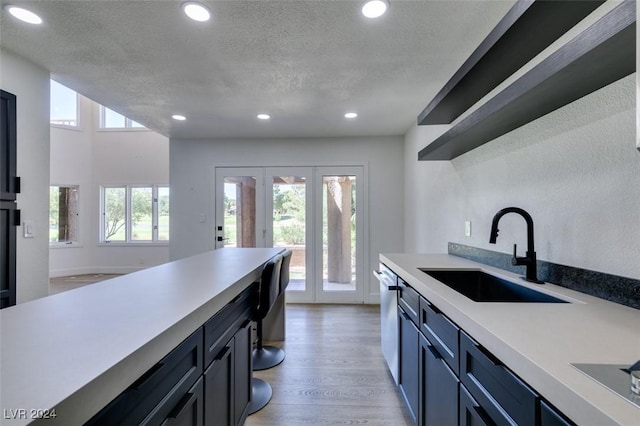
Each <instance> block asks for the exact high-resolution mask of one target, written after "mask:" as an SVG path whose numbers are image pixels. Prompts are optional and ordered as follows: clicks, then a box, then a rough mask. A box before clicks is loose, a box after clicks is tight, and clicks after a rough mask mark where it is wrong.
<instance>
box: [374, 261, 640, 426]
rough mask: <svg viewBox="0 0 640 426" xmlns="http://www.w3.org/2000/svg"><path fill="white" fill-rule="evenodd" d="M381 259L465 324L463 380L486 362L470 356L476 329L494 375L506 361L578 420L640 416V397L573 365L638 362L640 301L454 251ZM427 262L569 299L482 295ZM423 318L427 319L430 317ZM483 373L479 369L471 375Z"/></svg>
mask: <svg viewBox="0 0 640 426" xmlns="http://www.w3.org/2000/svg"><path fill="white" fill-rule="evenodd" d="M380 261H381V262H382V263H383V264H385V265H386V266H387V267H388V268H390V269H391V270H392V271H393V272H395V274H397V275H398V276H399V277H400V278H402V280H404V281H405V282H406V284H408V285H409V286H410V287H412V288H413V289H414V290H415V291H417V293H418V294H419V295H420V296H421V297H422V298H421V304H420V307H421V308H422V306H423V304H422V300H423V299H425V300H426V301H427V302H425V304H426V305H428V306H429V309H430V311H428V312H431V313H433V312H436V313H438V314H440V313H441V314H442V315H444V316H446V317H447V319H448V320H447V321H449V320H450V321H451V322H453V323H454V324H455V326H457V327H459V329H460V336H461V337H460V347H461V349H460V359H461V360H460V374H459V376H460V378H461V380H462V382H464V380H465V379H464V378H463V377H464V376H465V375H467V377H470V376H469V375H468V371H467V368H469V369H473V368H476V366H477V365H479V364H476V365H473V364H469V363H473V362H476V359H475V358H469V357H470V354H469V353H468V352H465V351H463V350H462V345H463V343H462V342H463V340H464V339H466V340H467V341H469V340H470V339H468V338H464V337H463V336H470V337H471V338H472V341H473V340H475V342H477V344H479V346H481V348H480V349H481V350H482V353H483V354H488V355H486V357H487V359H488V360H489V361H490V362H489V364H487V365H488V367H487V368H488V369H487V370H485V371H484V372H483V374H489V375H490V374H492V373H487V372H490V371H491V370H490V369H493V368H494V365H498V364H500V363H501V364H503V365H504V366H506V368H507V369H509V370H510V371H512V372H513V373H515V375H517V376H518V377H519V379H521V380H522V381H523V382H525V383H526V387H527V388H529V387H530V388H531V389H533V391H535V393H537V394H538V395H539V396H540V398H542V399H544V401H547V402H549V403H550V404H552V405H553V406H554V407H555V408H556V409H557V410H558V411H560V412H561V413H563V414H564V415H565V416H567V417H568V418H569V419H570V420H571V421H572V422H574V423H576V424H579V425H598V426H601V425H613V424H620V425H638V424H640V407H639V406H638V405H635V404H633V403H632V402H630V401H629V400H627V399H625V398H623V397H622V396H620V395H618V394H617V393H615V392H613V391H611V390H609V389H608V388H607V387H605V386H603V385H602V384H600V383H599V382H597V381H596V380H594V379H592V378H591V377H589V376H587V375H586V374H584V373H583V372H581V371H580V370H579V369H578V368H576V367H575V366H573V365H572V364H579V363H585V364H611V365H625V366H630V365H631V364H633V363H634V362H636V361H637V360H638V359H639V358H640V328H639V325H640V311H638V310H637V309H633V308H630V307H626V306H623V305H619V304H615V303H612V302H608V301H605V300H602V299H598V298H595V297H592V296H588V295H585V294H583V293H578V292H575V291H572V290H569V289H566V288H563V287H559V286H555V285H553V284H548V283H547V284H544V285H536V284H529V283H526V282H525V281H523V280H521V279H520V278H519V277H518V276H517V275H516V274H513V273H510V272H507V271H504V270H501V269H497V268H494V267H491V266H487V265H484V264H480V263H476V262H473V261H469V260H466V259H463V258H460V257H456V256H451V255H446V254H433V255H430V254H381V255H380ZM423 270H481V271H484V272H487V273H489V274H492V275H495V276H498V277H503V278H506V279H507V280H512V281H516V282H518V283H519V284H522V285H523V286H526V287H529V288H532V289H534V290H536V291H539V292H544V293H547V294H549V295H552V296H555V297H558V298H560V299H562V300H564V301H565V302H569V303H509V302H499V303H496V302H489V303H487V302H474V301H472V300H471V299H469V298H467V297H465V296H463V295H462V294H460V293H458V292H457V291H455V290H453V289H452V288H450V287H448V286H446V285H445V284H443V283H441V282H440V281H438V280H436V279H435V278H433V277H431V276H429V275H427V274H426V273H425V272H423ZM434 309H435V311H434ZM431 313H429V314H428V315H432V314H431ZM423 314H424V313H423ZM419 321H420V324H418V325H419V326H420V325H422V321H424V318H423V317H420V319H419ZM419 328H420V327H419ZM436 343H442V342H435V341H434V345H435V346H437V344H436ZM456 344H457V343H456ZM456 356H457V355H456ZM482 356H484V355H482ZM465 357H466V358H467V359H463V358H465ZM401 368H402V367H401ZM463 370H464V371H463ZM469 371H470V370H469ZM478 377H480V376H479V375H478V376H476V377H471V381H474V380H476V379H477V378H478ZM487 377H488V376H487ZM477 380H481V379H477ZM513 380H516V381H517V380H518V379H513ZM629 384H630V382H629ZM474 385H475V384H474ZM462 388H463V386H462V383H461V389H462ZM461 392H462V391H461ZM461 395H462V393H461ZM460 398H461V400H462V396H460ZM461 404H462V403H461ZM421 407H422V406H421ZM461 413H462V411H461ZM461 424H462V423H461ZM558 424H560V423H558Z"/></svg>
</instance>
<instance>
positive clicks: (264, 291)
mask: <svg viewBox="0 0 640 426" xmlns="http://www.w3.org/2000/svg"><path fill="white" fill-rule="evenodd" d="M281 267H282V256H281V255H279V254H278V255H276V256H274V257H273V258H271V260H269V261H268V262H267V263H266V264H265V265H264V269H263V270H262V277H261V278H260V284H259V285H258V294H257V297H256V302H255V303H254V309H253V312H252V318H251V320H252V321H256V323H257V334H258V348H262V320H263V319H264V317H266V316H267V314H268V313H269V310H270V309H271V307H272V306H273V304H274V302H275V301H276V299H277V298H278V294H279V292H280V269H281ZM254 359H255V358H254ZM283 359H284V357H283ZM280 362H282V360H280ZM254 370H255V368H254ZM272 395H273V390H272V389H271V385H270V384H269V383H267V382H266V381H264V380H262V379H258V378H256V377H253V378H252V379H251V403H250V404H249V414H253V413H255V412H256V411H258V410H260V409H262V408H263V407H264V406H265V405H267V404H268V403H269V401H270V400H271V396H272Z"/></svg>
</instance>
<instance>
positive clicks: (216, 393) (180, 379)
mask: <svg viewBox="0 0 640 426" xmlns="http://www.w3.org/2000/svg"><path fill="white" fill-rule="evenodd" d="M252 291H253V287H251V288H249V289H247V290H245V292H243V293H242V294H241V295H240V296H238V297H237V298H235V299H234V300H233V301H231V302H230V303H229V304H228V305H227V306H225V307H224V308H223V309H221V310H220V312H218V314H216V315H214V316H213V317H212V318H211V319H210V320H209V321H207V322H206V323H205V324H203V326H201V327H199V328H198V329H197V330H196V331H195V332H194V333H193V334H192V335H191V336H190V337H188V338H187V339H186V340H185V341H183V342H182V343H181V344H180V345H178V347H177V348H175V349H174V350H172V351H171V352H170V353H169V354H168V355H167V356H166V357H164V358H163V359H162V360H161V361H160V362H158V363H157V364H156V365H155V366H154V367H152V368H151V369H149V371H147V372H146V373H145V374H143V375H142V377H140V378H139V379H138V380H136V381H135V382H134V383H133V384H132V385H131V386H130V387H129V388H128V389H127V390H125V391H124V392H123V393H122V394H120V395H119V396H118V397H116V399H114V400H113V401H112V402H111V403H110V404H109V405H107V406H106V407H105V408H104V409H102V410H101V411H100V412H99V413H98V414H96V415H95V416H94V417H93V418H91V419H90V420H89V421H88V422H87V423H86V425H98V426H101V425H104V426H112V425H145V426H178V425H179V426H202V425H212V426H218V425H220V426H230V425H242V424H244V421H245V419H246V417H247V411H248V407H249V402H250V400H251V378H252V364H251V362H252V361H251V349H252V347H251V322H250V313H251V301H252V300H253V299H252V297H251V294H252Z"/></svg>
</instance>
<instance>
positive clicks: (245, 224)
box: [223, 176, 256, 247]
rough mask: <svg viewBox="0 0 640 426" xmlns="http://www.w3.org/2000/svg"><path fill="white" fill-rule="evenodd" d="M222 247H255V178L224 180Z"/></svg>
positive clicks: (233, 177)
mask: <svg viewBox="0 0 640 426" xmlns="http://www.w3.org/2000/svg"><path fill="white" fill-rule="evenodd" d="M223 220H224V222H223V229H224V238H225V241H224V246H225V247H255V246H256V177H255V176H225V178H224V219H223Z"/></svg>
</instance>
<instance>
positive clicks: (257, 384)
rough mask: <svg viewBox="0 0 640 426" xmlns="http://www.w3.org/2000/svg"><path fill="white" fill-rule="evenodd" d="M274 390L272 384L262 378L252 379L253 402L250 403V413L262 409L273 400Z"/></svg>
mask: <svg viewBox="0 0 640 426" xmlns="http://www.w3.org/2000/svg"><path fill="white" fill-rule="evenodd" d="M272 395H273V390H272V389H271V385H270V384H269V383H267V382H265V381H264V380H262V379H257V378H255V377H254V378H253V379H251V403H250V404H249V414H248V415H251V414H253V413H255V412H257V411H260V410H262V409H263V408H264V407H265V406H266V405H267V404H268V403H269V401H271V396H272Z"/></svg>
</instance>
